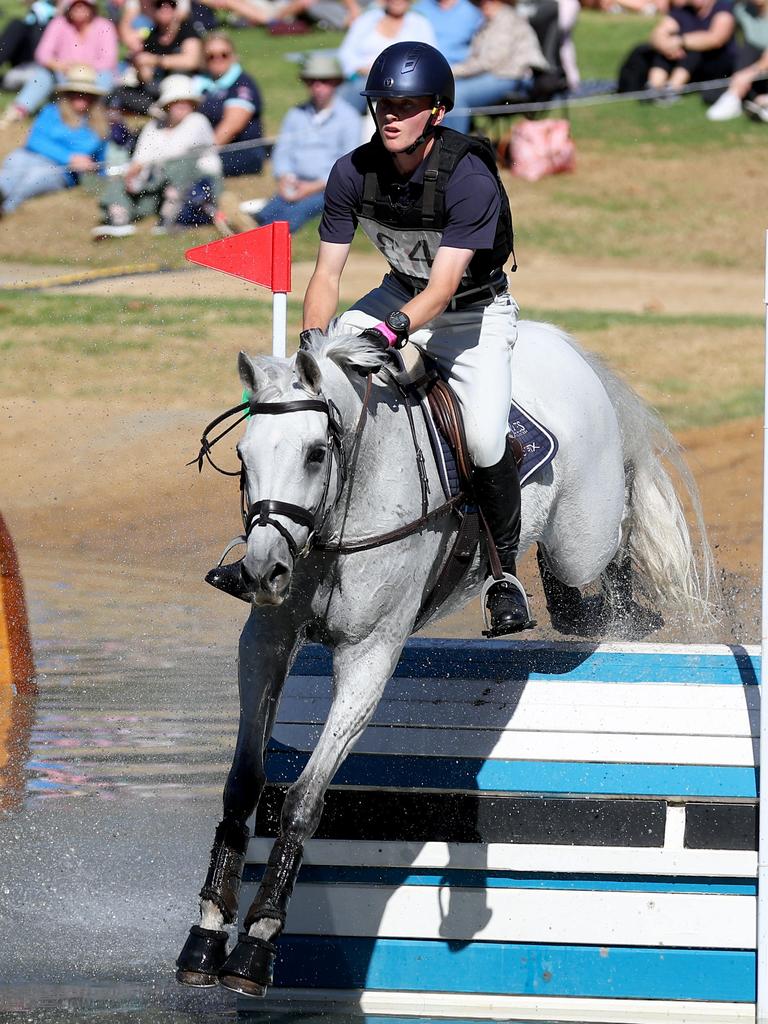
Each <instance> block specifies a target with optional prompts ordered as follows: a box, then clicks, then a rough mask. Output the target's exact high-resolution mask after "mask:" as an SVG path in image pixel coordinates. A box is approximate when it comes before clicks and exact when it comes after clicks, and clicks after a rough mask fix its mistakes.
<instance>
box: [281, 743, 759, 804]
mask: <svg viewBox="0 0 768 1024" xmlns="http://www.w3.org/2000/svg"><path fill="white" fill-rule="evenodd" d="M269 751H270V753H269V758H268V760H267V780H268V781H269V782H273V783H291V782H295V781H296V779H297V778H298V776H299V774H300V773H301V771H302V770H303V768H304V766H305V765H306V763H307V761H308V760H309V754H307V753H304V752H301V751H296V750H292V749H291V748H289V747H285V746H283V745H282V744H278V743H277V742H276V741H275V740H271V741H270V744H269ZM333 784H334V785H336V786H378V787H393V788H404V789H439V790H464V791H469V792H479V793H490V792H495V793H558V794H595V795H602V796H608V795H614V796H688V797H693V796H696V797H732V798H749V799H754V798H756V796H757V769H755V768H749V767H745V768H741V767H734V766H716V765H715V766H711V765H685V764H598V763H595V764H592V763H585V762H581V761H490V760H489V761H484V760H483V759H482V758H471V757H466V758H453V757H451V758H449V757H419V756H415V755H403V756H396V755H389V754H355V753H352V754H350V755H349V757H348V758H347V759H346V761H345V762H344V764H343V765H342V766H341V767H340V768H339V770H338V772H337V773H336V775H335V776H334V778H333Z"/></svg>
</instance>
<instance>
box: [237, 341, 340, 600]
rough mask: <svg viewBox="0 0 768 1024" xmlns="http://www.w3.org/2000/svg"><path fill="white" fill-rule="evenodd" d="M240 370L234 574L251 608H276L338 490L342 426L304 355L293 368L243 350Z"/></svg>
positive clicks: (314, 368) (311, 362) (310, 360)
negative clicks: (242, 400)
mask: <svg viewBox="0 0 768 1024" xmlns="http://www.w3.org/2000/svg"><path fill="white" fill-rule="evenodd" d="M238 369H239V371H240V379H241V380H242V382H243V384H244V385H245V387H246V388H248V390H249V392H250V394H251V399H250V403H251V406H250V412H251V415H250V418H249V419H248V423H247V427H246V431H245V435H244V437H243V438H242V440H241V441H240V443H239V444H238V446H237V453H238V456H239V458H240V460H241V463H242V471H243V499H244V509H245V514H244V518H245V535H246V540H247V551H246V554H245V557H244V558H243V562H242V565H241V570H240V571H241V574H242V577H243V580H244V582H245V584H246V586H247V588H248V590H249V592H250V596H251V599H252V600H253V601H254V602H255V603H256V604H275V605H276V604H281V603H282V601H283V600H284V599H285V597H286V595H287V593H288V589H289V587H290V583H291V577H292V575H293V569H294V565H295V563H296V560H297V559H298V558H299V557H300V556H301V555H302V554H303V553H305V552H306V551H307V550H308V549H309V546H310V544H311V541H312V538H313V537H314V535H315V533H316V531H318V530H320V529H321V528H322V526H323V524H324V522H325V518H326V517H327V515H328V513H329V511H330V510H331V509H332V507H333V504H334V502H335V500H336V497H337V496H338V494H339V493H340V490H341V487H343V483H344V477H345V472H346V470H345V464H344V449H343V443H342V432H343V425H342V422H341V414H340V412H339V409H338V407H337V405H336V404H335V403H334V402H333V400H332V399H331V398H330V397H328V396H327V395H325V394H324V393H323V390H322V375H321V371H320V367H319V365H318V361H317V360H316V359H315V358H314V356H313V355H311V354H310V353H309V352H303V351H300V352H299V353H298V354H297V356H296V359H295V362H291V363H289V362H287V361H285V360H276V359H271V358H265V357H261V358H257V359H251V358H250V357H249V356H247V355H245V353H243V352H241V353H240V356H239V359H238Z"/></svg>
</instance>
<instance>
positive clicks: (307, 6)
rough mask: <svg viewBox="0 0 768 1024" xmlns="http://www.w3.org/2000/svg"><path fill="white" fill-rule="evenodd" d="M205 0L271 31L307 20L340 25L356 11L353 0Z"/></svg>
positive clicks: (297, 26)
mask: <svg viewBox="0 0 768 1024" xmlns="http://www.w3.org/2000/svg"><path fill="white" fill-rule="evenodd" d="M208 3H209V5H210V6H211V7H215V8H216V9H217V10H220V11H228V12H229V13H230V14H234V15H235V17H237V18H240V19H241V20H242V21H244V22H245V23H246V24H248V25H267V26H269V27H270V28H271V29H273V30H274V31H277V29H279V28H283V29H286V30H287V29H293V30H294V31H295V30H299V29H304V28H306V27H307V25H306V23H307V22H316V23H317V24H319V25H321V26H322V27H324V28H333V29H344V28H346V27H347V26H348V25H349V24H350V23H351V22H352V21H354V20H355V18H356V17H357V16H358V15H359V13H360V8H359V6H358V4H357V0H208ZM293 19H303V20H299V21H295V20H293Z"/></svg>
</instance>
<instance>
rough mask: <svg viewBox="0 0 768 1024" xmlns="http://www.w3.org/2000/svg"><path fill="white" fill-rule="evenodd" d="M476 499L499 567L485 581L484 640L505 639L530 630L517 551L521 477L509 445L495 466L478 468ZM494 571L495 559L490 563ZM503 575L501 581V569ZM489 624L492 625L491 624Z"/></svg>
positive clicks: (475, 485) (474, 481)
mask: <svg viewBox="0 0 768 1024" xmlns="http://www.w3.org/2000/svg"><path fill="white" fill-rule="evenodd" d="M472 482H473V484H474V488H475V497H476V498H477V503H478V505H479V506H480V511H481V512H482V515H483V518H484V520H485V523H486V526H487V527H488V530H489V531H490V534H491V536H492V537H493V541H494V544H495V545H496V551H497V553H498V556H499V562H500V563H501V565H500V567H499V566H497V567H496V571H495V572H494V575H492V576H489V578H488V579H487V580H486V583H485V586H484V587H483V591H482V600H483V601H484V602H485V608H486V610H487V615H486V625H487V626H488V629H485V630H483V635H484V636H491V637H492V636H505V635H506V634H507V633H518V632H520V630H522V629H531V628H532V627H533V626H535V625H536V623H535V622H534V621H533V620H532V619H531V612H530V609H529V607H528V598H527V596H526V593H525V590H524V588H523V585H522V583H520V581H519V580H518V579H517V575H516V574H517V567H516V563H515V559H516V558H517V548H518V545H519V543H520V476H519V474H518V472H517V463H516V462H515V457H514V454H513V452H512V448H511V446H510V445H509V444H507V446H506V448H505V449H504V454H503V456H502V457H501V460H500V461H499V462H497V463H496V465H495V466H488V467H480V466H477V467H475V471H474V473H473V476H472ZM491 568H492V570H493V568H494V566H493V559H491ZM499 568H500V570H501V573H502V574H503V575H502V576H501V578H498V569H499ZM489 620H490V621H489Z"/></svg>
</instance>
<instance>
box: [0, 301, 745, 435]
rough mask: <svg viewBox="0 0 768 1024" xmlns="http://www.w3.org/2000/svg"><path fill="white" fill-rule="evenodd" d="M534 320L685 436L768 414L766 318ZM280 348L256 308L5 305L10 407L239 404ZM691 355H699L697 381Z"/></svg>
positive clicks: (292, 328) (296, 309) (550, 314)
mask: <svg viewBox="0 0 768 1024" xmlns="http://www.w3.org/2000/svg"><path fill="white" fill-rule="evenodd" d="M526 316H527V318H529V319H541V320H548V321H551V322H555V323H558V324H561V325H562V326H563V327H565V329H566V330H568V331H570V332H571V333H573V334H574V335H575V336H577V337H578V338H579V340H580V341H581V342H582V343H583V344H585V345H586V347H587V348H588V349H590V350H591V351H594V352H597V353H599V354H601V355H603V356H604V357H605V358H607V359H608V361H609V362H610V363H611V365H613V366H615V367H616V368H617V369H618V370H619V371H620V372H621V373H622V375H623V376H624V377H625V378H627V379H628V380H629V381H630V383H632V384H633V386H635V387H636V389H637V390H638V391H639V392H640V393H641V394H642V395H643V397H644V398H645V399H646V400H647V401H649V402H650V403H651V404H653V405H654V406H655V407H656V408H657V409H659V411H660V412H661V413H662V414H663V415H664V418H665V419H666V420H667V422H668V423H669V425H670V426H672V427H673V428H674V429H682V428H685V427H692V426H709V425H712V424H714V423H718V422H722V421H724V420H727V419H733V418H738V417H741V416H751V415H757V414H758V413H759V411H760V408H761V402H762V398H761V395H762V392H761V389H760V373H761V346H760V344H759V339H760V325H761V320H760V319H759V318H757V317H754V318H752V317H745V316H728V315H725V314H723V315H721V316H669V315H660V314H653V313H648V314H636V315H633V314H629V313H615V314H614V313H591V312H583V311H574V310H559V311H552V310H548V311H546V313H545V312H543V311H539V310H527V311H526ZM299 318H300V304H299V303H298V302H294V301H292V302H290V303H289V309H288V329H289V336H294V337H295V335H296V333H297V331H298V329H299ZM222 324H224V325H226V327H225V329H222ZM269 344H270V310H269V306H268V305H267V304H263V305H262V304H255V303H253V302H252V301H249V300H245V299H243V300H218V301H217V300H211V299H184V300H173V299H169V300H168V301H166V302H163V303H162V306H160V305H158V304H157V303H155V302H153V301H150V300H145V299H125V298H119V297H91V296H84V295H79V294H71V295H70V294H58V295H39V296H37V297H36V298H35V301H34V302H29V301H28V296H24V295H21V294H17V293H7V294H6V295H5V296H4V297H3V301H2V304H0V352H2V355H3V364H4V368H5V370H6V372H5V373H4V375H3V386H2V390H0V398H3V399H6V400H8V399H12V398H16V397H19V398H20V397H24V396H28V395H30V394H39V393H40V391H41V388H42V390H43V392H44V393H45V394H51V395H54V396H60V397H64V396H67V395H70V396H72V397H73V398H75V399H89V398H94V397H98V396H101V395H110V396H111V398H112V399H113V400H114V401H120V402H123V403H126V404H128V405H130V406H140V405H142V404H143V403H146V402H147V401H149V402H150V404H151V405H152V406H153V407H154V406H157V405H167V406H170V407H175V408H182V407H185V408H188V407H189V406H190V405H193V404H195V403H197V404H201V405H209V404H210V403H211V402H214V403H215V402H220V403H226V402H228V401H230V400H235V399H236V398H237V379H236V376H235V369H234V368H235V359H236V355H237V352H238V351H239V350H240V349H241V348H243V349H245V350H246V351H248V352H252V353H256V352H268V351H269ZM726 344H729V345H731V346H733V348H734V350H738V351H740V352H741V354H742V355H741V360H740V362H739V364H738V366H731V367H730V368H729V369H725V368H724V369H723V371H722V372H721V373H720V374H718V375H717V376H715V377H713V376H712V375H711V374H709V373H708V371H707V366H709V365H711V364H712V361H713V360H714V359H715V358H716V357H717V354H718V353H719V352H721V351H722V350H723V347H724V346H725V345H726ZM680 351H688V352H690V353H693V354H694V357H693V358H692V359H691V360H690V361H689V362H687V363H686V366H685V372H681V370H682V368H681V367H680V364H679V358H678V352H680ZM639 353H642V356H641V357H640V356H639V355H638V354H639Z"/></svg>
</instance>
